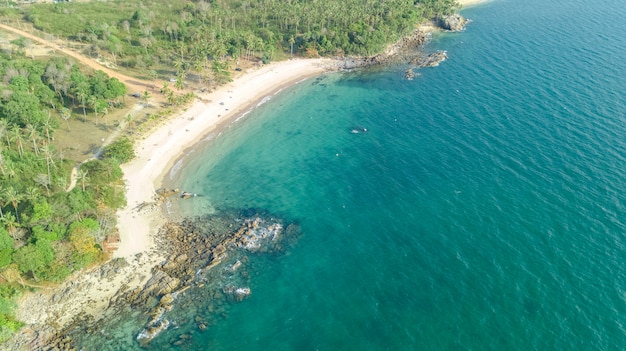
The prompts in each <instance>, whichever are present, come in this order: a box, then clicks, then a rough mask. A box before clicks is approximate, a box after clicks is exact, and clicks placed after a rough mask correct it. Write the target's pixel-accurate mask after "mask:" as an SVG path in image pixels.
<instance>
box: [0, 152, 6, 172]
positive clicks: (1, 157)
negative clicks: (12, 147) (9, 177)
mask: <svg viewBox="0 0 626 351" xmlns="http://www.w3.org/2000/svg"><path fill="white" fill-rule="evenodd" d="M4 164H5V160H4V155H2V146H1V145H0V172H2V175H3V176H4V175H6V172H5V170H4Z"/></svg>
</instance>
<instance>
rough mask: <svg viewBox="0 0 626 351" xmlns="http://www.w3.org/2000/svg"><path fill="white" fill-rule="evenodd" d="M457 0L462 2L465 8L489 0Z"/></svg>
mask: <svg viewBox="0 0 626 351" xmlns="http://www.w3.org/2000/svg"><path fill="white" fill-rule="evenodd" d="M457 2H458V3H459V4H461V6H462V7H463V8H466V7H470V6H473V5H478V4H480V3H481V2H487V0H457Z"/></svg>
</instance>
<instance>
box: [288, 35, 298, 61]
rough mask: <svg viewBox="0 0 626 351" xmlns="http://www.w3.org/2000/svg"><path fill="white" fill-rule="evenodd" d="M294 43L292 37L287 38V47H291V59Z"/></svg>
mask: <svg viewBox="0 0 626 351" xmlns="http://www.w3.org/2000/svg"><path fill="white" fill-rule="evenodd" d="M295 43H296V40H295V39H294V38H293V35H292V36H290V37H289V45H290V46H291V56H292V57H293V44H295Z"/></svg>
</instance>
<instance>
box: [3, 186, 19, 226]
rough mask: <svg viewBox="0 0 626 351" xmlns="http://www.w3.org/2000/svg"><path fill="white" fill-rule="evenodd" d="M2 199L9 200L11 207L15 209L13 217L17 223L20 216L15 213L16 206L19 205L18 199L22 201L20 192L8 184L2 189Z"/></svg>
mask: <svg viewBox="0 0 626 351" xmlns="http://www.w3.org/2000/svg"><path fill="white" fill-rule="evenodd" d="M4 199H5V200H6V201H8V202H10V203H11V205H12V206H13V209H15V218H16V220H17V222H18V223H19V222H20V216H19V214H18V213H17V206H18V205H19V203H20V201H22V194H20V193H19V192H18V191H17V190H15V188H13V187H12V186H10V187H8V188H6V189H4Z"/></svg>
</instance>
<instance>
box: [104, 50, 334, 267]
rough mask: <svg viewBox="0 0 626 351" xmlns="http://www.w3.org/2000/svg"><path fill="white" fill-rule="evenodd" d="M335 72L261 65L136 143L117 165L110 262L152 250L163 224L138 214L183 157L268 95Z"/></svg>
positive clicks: (157, 214) (319, 66)
mask: <svg viewBox="0 0 626 351" xmlns="http://www.w3.org/2000/svg"><path fill="white" fill-rule="evenodd" d="M331 70H336V65H335V61H333V60H332V59H292V60H288V61H281V62H276V63H271V64H269V65H265V66H263V67H261V68H258V69H256V70H252V71H249V72H246V73H245V74H244V75H242V76H241V77H238V78H236V79H235V80H233V81H232V82H230V83H228V84H225V85H223V86H221V87H219V88H217V89H216V90H215V91H213V92H210V93H203V94H200V95H199V97H200V100H199V101H196V102H194V103H193V104H192V105H191V106H190V107H189V108H187V109H186V110H183V111H181V112H180V113H178V114H177V115H175V116H172V117H171V118H168V120H167V121H166V122H164V123H163V124H162V125H161V126H159V127H157V129H155V130H153V131H151V132H149V134H148V135H147V136H145V137H144V138H143V139H142V140H140V141H139V142H137V143H136V144H135V152H136V157H135V159H133V160H132V161H131V162H129V163H127V164H124V165H122V170H123V171H124V182H125V186H126V199H127V206H126V207H125V208H123V209H121V210H119V211H118V213H117V217H118V225H117V228H118V230H119V233H120V245H119V247H118V248H117V250H116V251H115V252H114V254H113V258H132V256H134V255H136V254H138V253H141V252H146V251H148V250H150V249H151V248H153V246H154V240H153V238H152V235H153V234H154V233H155V232H156V231H157V230H158V228H160V227H161V225H163V224H164V223H165V222H166V216H165V215H164V213H163V211H162V210H161V209H160V206H157V207H158V208H151V209H150V208H149V209H148V211H146V209H145V208H144V209H142V211H141V212H142V213H141V214H139V210H138V209H137V208H138V206H141V205H142V204H148V203H151V202H152V201H153V200H154V195H155V191H156V189H158V188H160V187H163V186H164V185H169V181H168V180H167V179H166V178H167V176H168V174H169V173H170V172H171V169H172V168H173V167H174V165H176V164H177V162H179V160H181V159H182V158H184V156H185V153H186V152H188V151H189V150H190V149H192V148H193V147H195V145H196V144H197V143H198V142H201V141H202V140H203V139H204V138H205V137H206V136H207V135H208V134H209V133H211V132H213V131H215V130H216V129H218V128H220V127H221V126H223V125H225V124H227V123H229V122H231V121H232V120H233V118H235V117H238V116H240V115H242V114H244V113H246V112H247V111H250V110H251V109H252V108H253V107H254V106H255V105H256V104H257V103H258V102H260V101H261V100H262V99H264V98H265V97H267V96H272V95H273V94H275V93H276V92H277V91H279V90H281V89H284V88H285V87H288V86H292V85H294V84H297V83H298V82H301V81H303V80H305V79H308V78H311V77H313V76H317V75H319V74H322V73H325V72H328V71H331Z"/></svg>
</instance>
